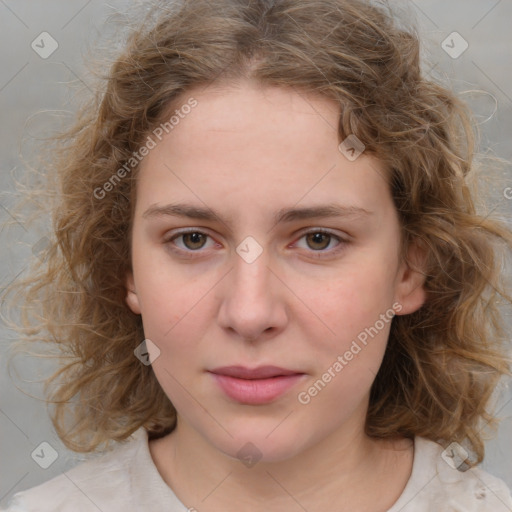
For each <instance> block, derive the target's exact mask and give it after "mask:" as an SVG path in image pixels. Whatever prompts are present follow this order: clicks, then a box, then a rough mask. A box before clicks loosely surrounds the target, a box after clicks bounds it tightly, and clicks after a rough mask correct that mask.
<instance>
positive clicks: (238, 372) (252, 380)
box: [209, 366, 305, 405]
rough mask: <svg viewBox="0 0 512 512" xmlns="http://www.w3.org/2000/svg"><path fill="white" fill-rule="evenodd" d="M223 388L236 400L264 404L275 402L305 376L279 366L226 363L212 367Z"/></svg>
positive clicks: (249, 403) (222, 389)
mask: <svg viewBox="0 0 512 512" xmlns="http://www.w3.org/2000/svg"><path fill="white" fill-rule="evenodd" d="M209 373H210V374H211V375H212V377H213V378H214V380H215V382H216V383H217V385H218V386H219V387H220V389H221V391H223V392H224V394H225V395H227V396H228V397H229V398H230V399H232V400H234V401H235V402H237V403H241V404H247V405H262V404H267V403H270V402H273V401H274V400H276V399H277V398H279V397H280V396H282V395H284V394H285V393H286V392H287V391H289V390H290V389H291V388H292V387H293V386H294V385H295V384H297V383H298V382H299V381H300V380H302V379H303V377H304V376H305V374H304V373H302V372H297V371H294V370H288V369H285V368H280V367H278V366H260V367H258V368H253V369H251V368H246V367H244V366H224V367H221V368H215V369H214V370H210V371H209Z"/></svg>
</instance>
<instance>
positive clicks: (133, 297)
mask: <svg viewBox="0 0 512 512" xmlns="http://www.w3.org/2000/svg"><path fill="white" fill-rule="evenodd" d="M125 282H126V304H128V307H129V308H130V309H131V310H132V311H133V312H134V313H135V314H136V315H140V313H141V310H140V304H139V298H138V297H137V292H136V290H135V280H134V279H133V272H128V274H127V276H126V281H125Z"/></svg>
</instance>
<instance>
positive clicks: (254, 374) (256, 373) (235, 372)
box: [210, 366, 301, 379]
mask: <svg viewBox="0 0 512 512" xmlns="http://www.w3.org/2000/svg"><path fill="white" fill-rule="evenodd" d="M210 372H211V373H216V374H217V375H226V376H228V377H235V378H238V379H269V378H271V377H279V376H281V375H297V374H300V373H301V372H296V371H294V370H287V369H286V368H280V367H279V366H258V367H257V368H247V367H245V366H222V367H219V368H215V369H214V370H210Z"/></svg>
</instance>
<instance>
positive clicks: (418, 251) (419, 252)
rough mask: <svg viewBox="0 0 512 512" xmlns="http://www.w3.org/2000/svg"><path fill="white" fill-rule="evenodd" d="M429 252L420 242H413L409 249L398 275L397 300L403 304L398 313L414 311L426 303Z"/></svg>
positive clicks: (405, 313)
mask: <svg viewBox="0 0 512 512" xmlns="http://www.w3.org/2000/svg"><path fill="white" fill-rule="evenodd" d="M427 254H428V253H427V249H426V247H425V246H423V245H420V243H419V242H412V243H411V245H410V246H409V248H408V250H407V257H406V258H405V261H402V263H401V265H400V268H399V270H398V273H397V276H396V284H395V301H396V302H398V303H399V304H400V305H401V306H402V307H401V309H400V310H397V315H407V314H409V313H414V312H415V311H417V310H418V309H420V307H421V306H422V305H423V304H424V303H425V300H426V298H427V294H426V291H425V287H424V285H425V277H426V276H425V274H426V262H427Z"/></svg>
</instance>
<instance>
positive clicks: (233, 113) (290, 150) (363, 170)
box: [138, 82, 387, 209]
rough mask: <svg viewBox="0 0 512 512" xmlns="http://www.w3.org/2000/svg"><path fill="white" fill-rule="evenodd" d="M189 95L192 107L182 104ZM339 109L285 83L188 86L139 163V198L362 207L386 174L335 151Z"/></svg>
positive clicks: (369, 161) (378, 191)
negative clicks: (171, 122) (166, 126)
mask: <svg viewBox="0 0 512 512" xmlns="http://www.w3.org/2000/svg"><path fill="white" fill-rule="evenodd" d="M191 99H192V100H193V101H194V102H196V105H195V106H194V108H192V109H189V108H187V109H181V108H180V105H181V106H183V105H186V104H189V103H190V100H191ZM185 112H187V113H185ZM339 113H340V107H339V105H338V104H337V103H336V102H334V101H333V100H329V99H327V98H324V97H321V96H317V95H314V94H306V93H303V92H297V91H295V90H293V89H289V88H279V87H266V88H261V87H258V86H256V85H254V84H253V83H248V82H243V83H240V84H235V85H233V84H231V85H229V86H220V85H214V86H210V87H207V88H196V89H191V90H190V91H187V93H185V94H183V95H182V97H181V98H180V99H179V100H178V101H177V102H174V104H173V107H172V109H170V111H169V112H168V116H169V118H170V117H171V116H173V115H174V116H175V121H178V122H177V123H176V124H175V125H174V126H173V128H172V130H170V131H169V133H164V134H163V136H162V138H161V140H160V141H158V142H157V144H156V147H155V148H154V149H152V150H151V152H150V153H149V155H148V156H147V157H146V158H145V159H144V160H143V162H142V164H141V169H140V174H139V184H138V187H139V188H140V193H141V195H142V196H143V197H142V198H141V199H142V200H143V201H144V202H146V203H148V201H150V202H151V204H156V203H161V202H165V201H166V199H168V198H169V196H173V198H174V196H176V195H179V196H181V197H179V198H178V199H180V200H181V199H185V197H186V198H187V199H190V198H194V199H195V200H196V203H197V200H198V199H199V202H201V201H202V202H207V200H208V202H210V203H211V202H212V201H214V202H216V203H217V205H219V203H223V202H224V203H225V204H226V205H227V204H228V203H229V202H230V200H231V201H235V200H236V199H237V198H238V199H239V201H243V202H245V203H244V204H245V205H246V206H247V207H249V205H250V204H254V203H258V204H259V205H260V207H263V206H264V205H265V204H269V203H271V202H274V204H277V202H279V201H281V202H282V203H283V204H281V205H280V207H283V206H289V205H290V203H291V204H296V203H298V202H300V201H306V200H308V201H312V202H316V203H317V204H318V203H322V202H329V203H332V202H333V200H334V199H339V200H340V201H342V202H344V203H346V204H350V205H352V206H356V207H360V208H366V207H367V206H368V204H369V203H372V202H373V203H374V202H375V201H377V200H378V199H379V196H382V191H383V189H385V188H386V187H387V185H386V180H385V177H384V176H385V172H384V169H383V166H382V165H381V163H380V162H379V161H378V160H376V159H375V158H372V157H369V156H366V155H364V154H363V155H361V156H360V157H359V158H358V159H357V160H355V161H349V160H348V159H347V158H346V157H345V156H344V155H343V154H342V153H341V152H340V151H339V148H338V145H339V136H338V120H339ZM180 114H181V115H180ZM178 116H179V120H178ZM358 201H359V202H363V203H366V206H365V205H363V204H359V205H358V204H357V203H358ZM203 206H204V205H203ZM367 209H368V208H367Z"/></svg>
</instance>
